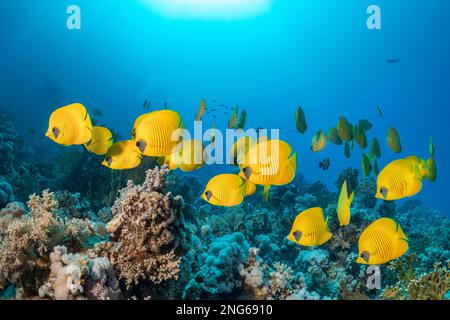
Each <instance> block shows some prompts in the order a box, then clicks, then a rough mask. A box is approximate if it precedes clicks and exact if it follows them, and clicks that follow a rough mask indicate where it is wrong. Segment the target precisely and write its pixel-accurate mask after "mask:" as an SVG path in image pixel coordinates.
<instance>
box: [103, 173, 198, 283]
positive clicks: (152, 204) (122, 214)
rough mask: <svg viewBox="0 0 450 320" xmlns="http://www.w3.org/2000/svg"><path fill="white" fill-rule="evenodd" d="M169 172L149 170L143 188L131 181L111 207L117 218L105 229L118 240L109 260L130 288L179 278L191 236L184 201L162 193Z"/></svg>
mask: <svg viewBox="0 0 450 320" xmlns="http://www.w3.org/2000/svg"><path fill="white" fill-rule="evenodd" d="M168 173H169V170H168V169H167V167H162V168H161V169H159V168H155V169H153V170H148V171H147V174H146V178H145V181H144V182H143V184H142V185H135V184H134V183H133V182H132V181H129V182H128V185H127V187H125V188H124V189H122V190H120V193H119V197H118V198H117V199H116V201H115V202H114V205H113V207H112V212H113V214H114V218H113V220H112V221H111V222H110V223H108V225H107V226H106V228H107V230H108V231H110V232H111V234H112V237H113V239H114V241H115V245H114V247H113V249H112V250H111V252H110V260H111V262H112V263H113V265H114V267H115V268H116V269H117V270H118V273H119V277H120V278H122V279H124V280H125V283H126V285H127V286H128V287H130V286H132V285H137V284H138V283H139V281H141V280H149V281H151V282H153V283H155V284H159V283H161V282H162V281H166V280H169V279H177V278H178V277H179V265H180V261H181V256H182V255H183V254H184V253H186V252H187V251H188V247H189V246H188V241H189V239H190V234H189V233H188V231H187V229H186V228H185V225H184V218H183V213H182V205H183V201H182V198H181V197H179V196H177V197H173V196H172V194H171V193H170V192H169V193H163V192H164V191H163V189H164V187H165V177H166V175H167V174H168Z"/></svg>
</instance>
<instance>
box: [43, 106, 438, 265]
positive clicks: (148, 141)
mask: <svg viewBox="0 0 450 320" xmlns="http://www.w3.org/2000/svg"><path fill="white" fill-rule="evenodd" d="M377 108H378V110H379V111H380V108H379V107H377ZM205 110H206V101H205V100H204V99H202V100H201V103H200V107H199V110H198V112H197V114H196V116H195V120H196V121H201V119H202V116H203V114H204V112H205ZM246 116H247V113H246V111H245V110H243V111H242V112H241V115H240V117H239V118H238V106H236V107H235V109H234V111H233V113H232V115H231V118H230V120H229V122H228V127H229V128H230V129H243V128H244V126H245V121H246ZM380 117H382V113H380ZM295 119H296V127H297V130H298V131H299V132H300V133H301V134H303V133H305V132H306V131H307V124H306V117H305V112H304V111H303V109H302V108H301V107H299V108H298V110H297V111H296V112H295ZM182 128H183V122H182V119H181V117H180V115H179V114H178V113H177V112H176V111H173V110H170V109H168V108H167V107H165V108H164V109H163V110H157V111H152V112H149V113H146V114H143V115H140V116H139V117H138V118H137V119H136V120H135V123H134V126H133V128H132V131H131V138H130V139H129V140H124V141H119V142H115V143H114V141H113V134H112V132H111V131H110V130H109V129H108V128H105V127H101V126H93V125H92V122H91V118H90V116H89V113H88V111H87V110H86V108H85V107H84V106H83V105H82V104H79V103H75V104H71V105H67V106H64V107H61V108H59V109H57V110H55V111H54V112H53V113H52V114H51V115H50V119H49V126H48V130H47V132H46V133H45V135H46V136H47V137H48V138H50V139H51V140H53V141H54V142H56V143H58V144H60V145H63V146H73V145H83V146H84V147H85V149H86V150H87V151H89V152H91V153H93V154H95V155H100V156H104V160H103V162H102V165H104V166H106V167H108V168H110V169H112V170H128V169H133V168H136V167H138V166H139V165H140V164H141V160H142V157H144V156H145V157H155V158H157V162H158V164H160V165H163V164H166V165H167V166H168V168H169V169H170V170H177V169H179V170H181V171H184V172H190V171H194V170H198V169H200V168H201V167H202V166H203V165H204V157H203V155H204V149H205V148H204V145H203V142H202V141H198V140H184V139H183V137H182V136H181V134H178V135H177V133H179V132H181V130H179V129H182ZM371 128H372V124H371V123H370V122H369V121H368V120H360V121H359V122H358V124H356V125H352V124H351V123H350V122H349V121H348V120H347V119H346V118H344V117H340V119H339V121H338V125H337V126H336V127H333V128H331V129H329V130H328V134H326V133H325V132H324V131H323V130H320V131H318V132H317V133H316V134H315V135H314V136H313V138H312V143H311V151H313V152H320V151H321V150H323V149H324V148H325V147H326V145H327V141H330V142H331V143H333V144H335V145H343V144H344V145H345V148H344V149H345V150H344V154H345V156H346V157H347V158H350V156H351V150H352V149H353V146H354V144H357V145H359V147H360V148H361V149H364V148H366V147H367V145H368V143H367V137H366V132H367V131H369V130H370V129H371ZM213 129H214V130H216V127H215V124H214V128H213ZM214 139H215V136H214V135H212V136H211V140H210V142H211V143H214ZM386 142H387V145H388V147H389V148H390V149H391V150H392V152H394V153H399V152H401V150H402V147H401V144H400V137H399V134H398V132H397V130H396V129H395V128H393V127H391V128H389V130H388V131H387V137H386ZM350 145H351V147H350ZM230 151H231V155H232V156H233V165H235V166H237V167H238V168H239V172H237V173H236V174H219V175H216V176H214V177H213V178H212V179H211V180H210V181H209V182H208V183H207V185H206V187H205V190H204V192H203V193H202V195H201V198H202V199H203V200H205V201H206V202H208V203H209V204H211V205H214V206H223V207H232V206H237V205H240V204H241V203H242V202H243V201H244V199H245V198H246V197H247V196H251V195H253V194H255V192H256V191H257V186H261V187H262V188H263V200H264V201H268V199H269V190H270V188H271V186H281V185H286V184H289V183H291V182H292V181H293V179H294V178H295V174H296V171H297V155H296V153H295V152H294V151H293V149H292V147H291V146H290V145H289V144H288V143H286V142H285V141H282V140H269V139H268V138H267V137H265V136H260V137H259V138H257V139H253V138H251V137H249V136H245V135H244V136H242V137H240V138H239V139H237V141H236V142H235V143H234V144H233V146H232V148H231V150H230ZM429 153H430V157H429V158H428V160H424V159H419V158H418V157H417V156H409V157H406V158H401V159H397V160H395V161H392V162H391V163H389V164H388V165H386V166H385V167H384V168H383V169H382V170H381V171H380V172H378V161H377V159H379V158H380V157H381V152H380V144H379V142H378V140H377V139H376V138H373V139H372V141H371V144H370V152H369V153H368V154H363V156H362V167H363V172H364V175H365V176H367V175H370V173H371V171H372V163H373V167H374V171H375V175H376V176H377V192H376V195H375V197H376V198H378V199H382V200H386V201H392V200H398V199H402V198H406V197H411V196H414V195H415V194H417V193H419V192H420V190H421V189H422V182H423V180H424V179H426V178H428V179H429V180H430V181H435V180H436V178H437V169H436V162H435V158H434V145H433V142H432V140H431V139H430V144H429ZM354 196H355V191H352V192H351V194H349V190H348V185H347V181H344V182H343V184H342V188H341V192H340V195H339V198H338V202H337V209H336V214H337V218H338V221H339V224H340V226H341V227H345V226H348V225H349V224H350V222H351V221H350V220H351V204H352V201H353V199H354ZM328 218H329V217H326V218H325V217H324V214H323V210H322V208H309V209H307V210H305V211H303V212H301V213H300V214H298V216H297V217H296V218H295V220H294V222H293V224H292V229H291V231H290V233H289V235H288V236H287V239H288V240H290V241H292V242H294V243H296V244H298V245H301V246H307V247H311V246H320V245H323V244H325V243H326V242H327V241H329V240H330V239H331V238H332V236H333V235H332V234H331V232H330V231H329V230H328ZM358 250H359V254H358V258H357V261H356V262H357V263H360V264H371V265H374V264H383V263H387V262H389V261H391V260H394V259H396V258H398V257H400V256H402V255H403V254H404V253H405V252H406V251H407V250H408V238H407V237H406V235H405V234H404V232H403V230H402V228H401V227H400V225H399V224H398V223H396V222H395V221H394V220H392V219H390V218H381V219H378V220H376V221H374V222H373V223H372V224H370V225H369V226H368V227H367V228H366V229H365V230H364V231H363V232H362V233H361V235H360V238H359V242H358Z"/></svg>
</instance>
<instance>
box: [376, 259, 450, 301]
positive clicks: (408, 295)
mask: <svg viewBox="0 0 450 320" xmlns="http://www.w3.org/2000/svg"><path fill="white" fill-rule="evenodd" d="M449 290H450V262H447V263H446V266H443V265H442V264H441V263H440V262H436V263H435V265H434V269H433V271H431V272H428V273H424V274H421V275H419V277H415V276H414V275H412V276H410V277H403V278H402V279H401V280H400V281H399V282H398V283H397V284H396V285H394V286H388V287H386V288H385V289H384V290H383V293H382V297H383V298H385V299H389V300H443V299H445V298H446V294H447V293H448V291H449Z"/></svg>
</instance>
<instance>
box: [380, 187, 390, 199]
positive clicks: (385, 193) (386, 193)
mask: <svg viewBox="0 0 450 320" xmlns="http://www.w3.org/2000/svg"><path fill="white" fill-rule="evenodd" d="M388 192H389V190H388V189H387V188H385V187H382V188H380V194H381V195H382V196H383V198H385V199H386V198H387V195H388Z"/></svg>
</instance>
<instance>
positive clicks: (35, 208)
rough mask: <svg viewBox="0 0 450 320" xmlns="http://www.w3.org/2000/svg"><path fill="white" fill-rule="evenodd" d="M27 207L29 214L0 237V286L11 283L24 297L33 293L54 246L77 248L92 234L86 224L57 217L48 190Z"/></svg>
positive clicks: (16, 220)
mask: <svg viewBox="0 0 450 320" xmlns="http://www.w3.org/2000/svg"><path fill="white" fill-rule="evenodd" d="M27 204H28V207H29V209H30V212H29V215H19V216H17V217H15V218H14V219H11V220H10V223H9V224H8V225H7V226H6V230H5V231H4V232H2V237H1V238H0V287H2V286H5V285H6V284H8V283H12V284H15V285H16V287H18V289H19V290H20V291H23V293H24V294H25V295H27V294H35V293H36V291H37V288H38V287H39V282H40V281H41V280H42V278H43V277H45V275H46V273H48V261H49V254H50V252H51V251H52V250H53V248H54V247H55V246H56V245H58V244H61V243H68V242H70V243H73V244H77V245H78V246H80V245H81V244H82V243H83V242H84V241H85V240H86V238H87V237H88V236H89V235H91V234H92V233H93V229H92V228H91V227H90V223H89V222H88V221H81V220H78V219H75V220H71V219H61V218H60V217H58V209H59V207H58V201H57V200H56V198H55V195H54V194H53V193H52V192H50V191H48V190H45V191H44V192H43V193H42V195H41V196H38V195H32V196H30V199H29V201H28V203H27ZM31 280H32V281H31Z"/></svg>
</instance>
